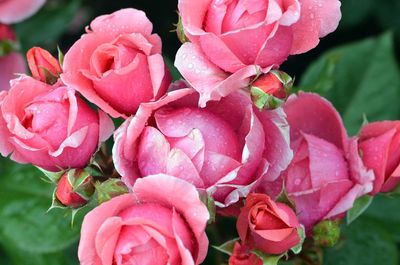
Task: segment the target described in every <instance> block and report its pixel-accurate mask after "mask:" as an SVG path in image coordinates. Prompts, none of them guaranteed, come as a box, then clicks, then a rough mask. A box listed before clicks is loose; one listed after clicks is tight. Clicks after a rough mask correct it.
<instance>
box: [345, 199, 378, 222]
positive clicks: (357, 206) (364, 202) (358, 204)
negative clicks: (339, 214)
mask: <svg viewBox="0 0 400 265" xmlns="http://www.w3.org/2000/svg"><path fill="white" fill-rule="evenodd" d="M373 199H374V197H372V196H370V195H364V196H362V197H360V198H358V199H357V200H356V201H355V202H354V205H353V208H351V209H350V210H349V211H348V212H347V216H346V222H347V224H348V225H349V224H351V223H352V222H353V221H354V220H356V219H357V218H358V217H359V216H360V215H361V214H362V213H364V212H365V210H367V209H368V207H369V206H370V205H371V203H372V200H373Z"/></svg>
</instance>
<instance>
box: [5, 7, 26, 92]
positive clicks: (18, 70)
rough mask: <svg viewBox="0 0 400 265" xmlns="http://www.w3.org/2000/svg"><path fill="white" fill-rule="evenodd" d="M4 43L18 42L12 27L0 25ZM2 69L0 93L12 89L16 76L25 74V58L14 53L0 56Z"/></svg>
mask: <svg viewBox="0 0 400 265" xmlns="http://www.w3.org/2000/svg"><path fill="white" fill-rule="evenodd" d="M0 6H1V1H0ZM2 41H9V42H10V43H13V42H15V41H16V36H15V34H14V31H13V30H12V28H11V27H10V26H7V25H4V24H1V23H0V42H2ZM0 69H1V70H0V91H1V90H8V89H9V88H10V80H11V79H14V78H15V74H23V73H25V71H26V68H25V61H24V58H23V57H22V55H20V54H19V53H17V52H13V51H11V52H10V53H9V54H6V55H4V56H0Z"/></svg>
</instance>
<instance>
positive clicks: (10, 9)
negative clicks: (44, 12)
mask: <svg viewBox="0 0 400 265" xmlns="http://www.w3.org/2000/svg"><path fill="white" fill-rule="evenodd" d="M45 2H46V0H0V23H5V24H12V23H16V22H20V21H22V20H24V19H26V18H28V17H30V16H32V15H33V14H34V13H36V12H37V11H38V10H39V9H40V8H41V7H42V5H44V3H45Z"/></svg>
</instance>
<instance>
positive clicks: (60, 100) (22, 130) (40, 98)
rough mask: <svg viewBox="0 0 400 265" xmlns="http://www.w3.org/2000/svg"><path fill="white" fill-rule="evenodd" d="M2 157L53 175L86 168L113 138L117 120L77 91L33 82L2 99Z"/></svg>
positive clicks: (25, 80) (14, 84) (23, 81)
mask: <svg viewBox="0 0 400 265" xmlns="http://www.w3.org/2000/svg"><path fill="white" fill-rule="evenodd" d="M0 107H1V108H0V139H2V140H1V142H0V153H1V154H2V155H3V156H8V155H10V154H12V155H11V159H13V160H14V161H16V162H19V163H32V164H34V165H36V166H39V167H42V168H44V169H46V170H49V171H59V170H60V169H66V168H81V167H84V166H85V165H86V164H87V163H88V162H89V160H90V158H91V156H92V155H93V154H94V152H95V151H96V149H97V147H98V146H99V143H100V142H101V141H104V140H106V139H107V138H108V137H109V136H110V135H111V134H112V132H113V129H114V125H113V123H112V121H111V119H110V118H109V117H108V116H107V115H105V114H104V113H103V112H99V113H98V114H97V113H96V111H94V110H92V109H91V108H90V107H89V106H88V105H87V104H86V103H85V102H84V101H83V100H81V99H80V98H79V97H77V96H76V94H75V91H74V90H73V89H71V88H69V87H66V86H63V85H62V84H59V83H58V84H56V85H54V86H50V85H47V84H45V83H42V82H40V81H37V80H35V79H33V78H31V77H28V76H21V77H20V78H18V79H15V80H12V81H11V89H10V90H9V91H8V93H7V92H5V91H3V92H1V94H0Z"/></svg>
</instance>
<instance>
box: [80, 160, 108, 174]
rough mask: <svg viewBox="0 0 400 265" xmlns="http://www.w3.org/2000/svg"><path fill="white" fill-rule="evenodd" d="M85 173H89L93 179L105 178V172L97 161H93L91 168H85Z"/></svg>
mask: <svg viewBox="0 0 400 265" xmlns="http://www.w3.org/2000/svg"><path fill="white" fill-rule="evenodd" d="M85 171H86V172H88V173H89V174H90V175H91V176H92V177H103V176H104V173H103V170H102V169H101V167H100V165H99V164H98V163H97V162H96V161H93V162H92V163H91V164H90V165H89V166H87V167H85Z"/></svg>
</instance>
